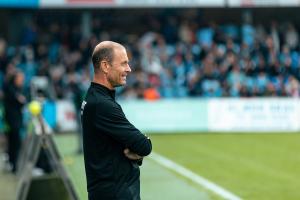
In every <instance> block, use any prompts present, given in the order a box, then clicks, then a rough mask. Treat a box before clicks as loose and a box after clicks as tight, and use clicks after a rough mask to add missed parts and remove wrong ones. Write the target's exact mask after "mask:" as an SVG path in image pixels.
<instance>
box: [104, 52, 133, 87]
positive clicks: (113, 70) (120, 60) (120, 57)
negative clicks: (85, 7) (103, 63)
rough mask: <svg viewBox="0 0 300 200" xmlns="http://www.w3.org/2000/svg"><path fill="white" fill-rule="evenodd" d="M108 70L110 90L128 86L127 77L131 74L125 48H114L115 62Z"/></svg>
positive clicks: (113, 61)
mask: <svg viewBox="0 0 300 200" xmlns="http://www.w3.org/2000/svg"><path fill="white" fill-rule="evenodd" d="M108 65H109V67H108V69H107V80H108V83H109V84H110V88H111V89H112V88H115V87H118V86H123V85H125V84H126V76H127V75H128V73H130V72H131V69H130V66H129V60H128V57H127V53H126V49H125V48H124V47H121V46H120V47H116V48H114V56H113V60H112V62H111V63H110V64H108Z"/></svg>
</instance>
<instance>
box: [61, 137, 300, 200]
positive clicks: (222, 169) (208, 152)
mask: <svg viewBox="0 0 300 200" xmlns="http://www.w3.org/2000/svg"><path fill="white" fill-rule="evenodd" d="M150 137H151V139H152V143H153V151H154V152H155V153H156V154H158V155H161V156H163V157H164V158H167V159H169V160H171V161H172V162H174V163H176V164H177V165H179V166H182V167H184V168H185V169H188V170H189V171H191V172H193V173H194V174H196V175H195V176H197V175H198V176H200V177H204V178H205V179H207V180H209V181H210V182H212V183H214V184H216V185H217V186H219V187H221V188H224V189H226V190H227V191H229V192H231V193H232V194H234V195H236V196H237V197H240V198H241V199H255V200H297V199H300V190H299V188H300V156H299V152H300V134H287V133H281V134H279V133H276V134H250V133H241V134H218V133H209V134H206V133H203V134H168V135H161V134H152V135H150ZM55 141H56V143H57V146H58V149H59V151H60V152H61V154H62V156H63V160H64V164H65V166H66V169H67V171H68V173H69V175H70V177H71V180H72V181H73V184H74V186H75V189H76V191H77V193H78V195H79V197H80V199H87V193H86V188H85V187H86V180H85V174H84V167H83V157H82V155H77V154H75V149H76V145H77V141H76V137H75V135H59V136H57V137H55ZM154 155H155V154H154ZM141 179H142V184H141V197H142V199H143V200H169V199H170V200H171V199H172V200H173V199H178V200H181V199H182V200H184V199H195V200H196V199H203V200H215V199H216V200H218V199H224V197H222V195H219V194H218V193H216V192H215V191H214V189H211V188H208V187H205V186H203V185H201V184H199V183H197V182H195V181H194V180H193V179H190V178H188V177H186V176H185V175H184V174H182V173H180V171H176V170H172V169H170V168H166V167H165V166H163V165H162V164H161V163H159V162H157V160H156V159H155V157H154V156H152V157H149V158H146V159H145V160H144V164H143V166H142V167H141Z"/></svg>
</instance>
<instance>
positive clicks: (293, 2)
mask: <svg viewBox="0 0 300 200" xmlns="http://www.w3.org/2000/svg"><path fill="white" fill-rule="evenodd" d="M299 5H300V1H299V0H228V6H229V7H281V6H282V7H290V6H299Z"/></svg>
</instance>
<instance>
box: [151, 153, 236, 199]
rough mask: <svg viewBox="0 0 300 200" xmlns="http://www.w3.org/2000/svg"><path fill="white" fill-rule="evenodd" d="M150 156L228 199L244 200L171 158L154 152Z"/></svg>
mask: <svg viewBox="0 0 300 200" xmlns="http://www.w3.org/2000/svg"><path fill="white" fill-rule="evenodd" d="M150 158H152V159H153V160H154V161H155V162H157V163H158V164H160V165H162V166H164V167H166V168H168V169H170V170H172V171H175V172H177V173H178V174H180V175H182V176H184V177H186V178H188V179H190V180H191V181H193V182H195V183H197V184H199V185H201V186H203V187H205V188H206V189H208V190H211V191H213V192H214V193H216V194H218V195H220V196H221V197H223V198H225V199H228V200H242V199H241V198H240V197H238V196H236V195H235V194H232V193H231V192H229V191H228V190H226V189H224V188H222V187H220V186H218V185H216V184H214V183H212V182H210V181H209V180H207V179H205V178H203V177H201V176H199V175H198V174H195V173H194V172H192V171H190V170H189V169H187V168H185V167H183V166H181V165H179V164H177V163H175V162H173V161H171V160H169V159H168V158H166V157H164V156H162V155H159V154H157V153H154V152H152V153H151V155H150Z"/></svg>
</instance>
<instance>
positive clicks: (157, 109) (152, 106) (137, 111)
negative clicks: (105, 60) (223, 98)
mask: <svg viewBox="0 0 300 200" xmlns="http://www.w3.org/2000/svg"><path fill="white" fill-rule="evenodd" d="M120 104H121V106H122V108H123V110H124V113H125V115H126V117H127V118H128V120H129V121H130V122H131V123H132V124H133V125H134V126H136V127H137V128H138V129H140V130H141V131H145V132H168V133H174V132H181V133H185V132H196V131H207V101H206V100H199V99H195V100H184V99H182V100H180V99H172V100H160V101H154V102H146V101H122V102H120Z"/></svg>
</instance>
